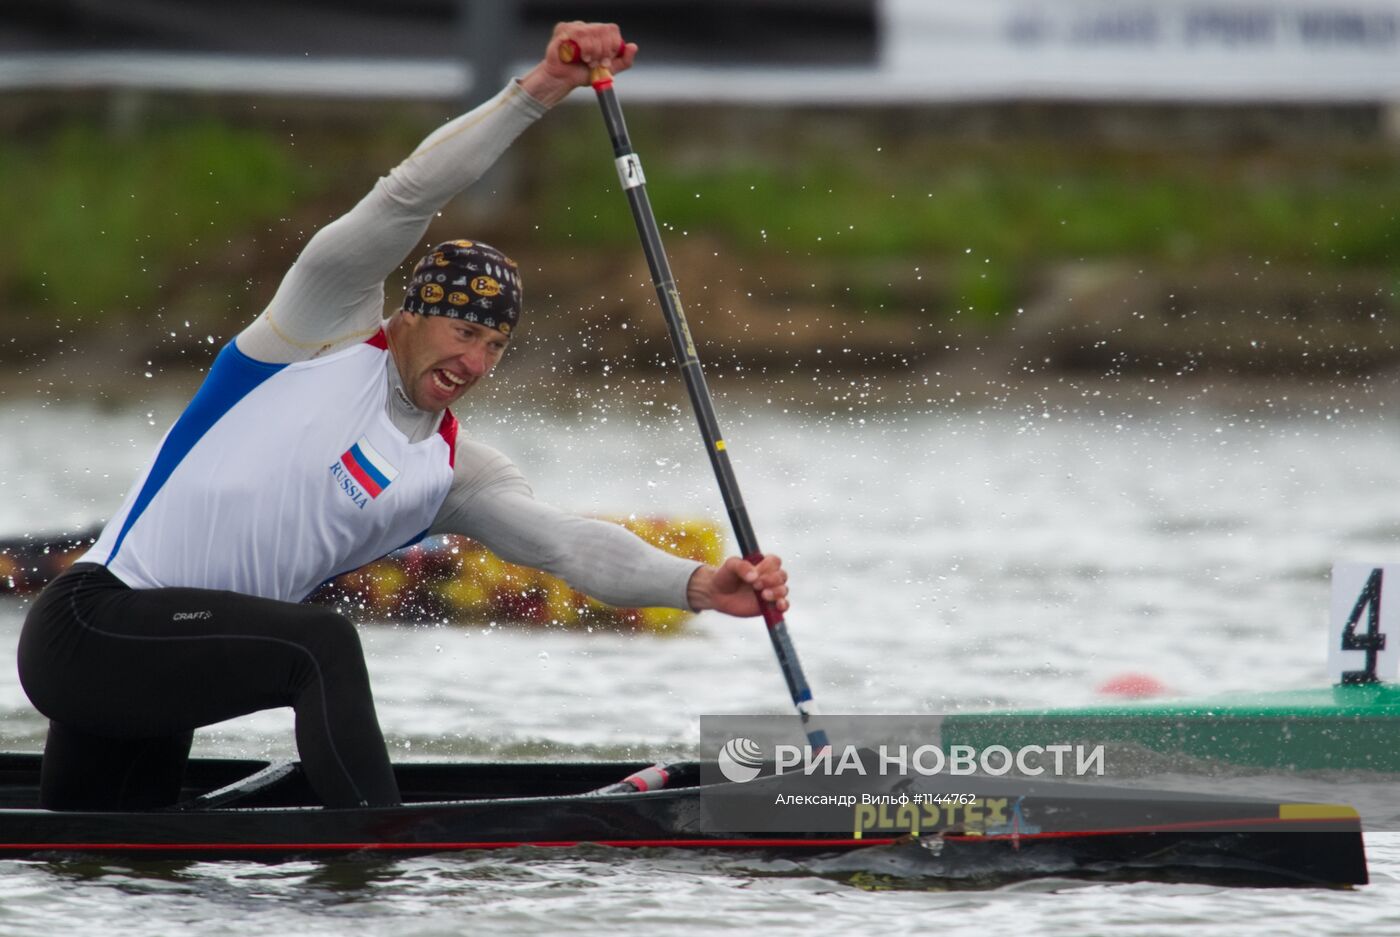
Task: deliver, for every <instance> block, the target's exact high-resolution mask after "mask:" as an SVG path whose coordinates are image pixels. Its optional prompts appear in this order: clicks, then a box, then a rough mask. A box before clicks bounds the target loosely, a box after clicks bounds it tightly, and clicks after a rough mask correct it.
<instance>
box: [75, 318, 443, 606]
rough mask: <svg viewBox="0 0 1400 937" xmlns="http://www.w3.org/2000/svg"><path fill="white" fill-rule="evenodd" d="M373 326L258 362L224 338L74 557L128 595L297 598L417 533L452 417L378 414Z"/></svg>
mask: <svg viewBox="0 0 1400 937" xmlns="http://www.w3.org/2000/svg"><path fill="white" fill-rule="evenodd" d="M388 354H389V353H388V350H387V346H386V345H385V342H384V337H383V333H380V334H379V335H376V336H375V338H373V339H371V340H370V341H369V342H366V343H365V344H363V345H357V346H354V347H352V348H348V349H346V350H344V351H341V352H338V353H336V354H333V355H328V356H327V357H325V358H314V359H312V360H309V361H299V362H295V363H292V364H265V363H263V362H259V361H255V360H254V359H252V358H249V357H248V356H247V355H245V354H243V353H242V352H241V351H239V350H238V348H237V347H236V346H235V344H234V343H233V342H229V343H228V345H226V346H225V347H224V349H223V351H222V352H220V353H219V356H218V358H217V359H216V360H215V361H214V366H213V367H212V368H211V369H210V371H209V376H208V377H207V378H206V379H205V381H204V384H203V385H202V386H201V387H200V389H199V392H198V393H197V394H195V397H194V399H193V400H192V401H190V404H189V406H188V407H186V408H185V412H184V413H183V414H181V415H180V418H179V419H178V420H177V421H176V422H175V425H174V426H173V427H171V429H170V431H169V432H168V433H167V434H166V436H165V439H164V440H162V441H161V444H160V448H159V449H158V450H157V451H156V456H155V459H154V461H153V462H152V463H151V465H150V466H149V467H148V468H147V469H146V471H145V473H144V474H143V475H142V477H141V478H140V479H139V480H138V482H137V484H136V487H135V488H134V489H133V490H132V491H131V492H130V493H129V494H128V495H127V497H126V501H125V503H124V504H123V505H122V508H121V510H120V511H119V512H118V513H117V515H116V516H115V517H113V518H112V519H111V521H109V522H108V524H107V526H106V528H105V529H104V530H103V531H102V536H101V537H99V538H98V540H97V543H95V544H94V545H93V547H92V549H91V550H89V551H88V553H87V554H86V555H85V556H84V557H83V560H84V561H86V562H93V563H101V564H103V565H105V566H107V567H108V568H109V569H110V570H111V571H112V573H113V574H115V575H116V576H117V578H119V579H121V580H122V581H123V582H125V583H126V584H127V585H129V586H131V587H133V588H136V589H152V588H159V587H164V586H191V587H196V588H200V589H227V590H230V591H233V592H240V593H243V594H245V595H258V596H263V597H266V598H273V599H282V600H284V601H293V602H295V601H300V600H302V599H304V598H306V596H307V595H309V594H310V593H311V592H312V591H314V590H315V589H316V587H317V586H319V585H320V584H321V583H323V582H325V581H326V580H327V579H330V578H332V577H334V576H337V575H339V574H340V573H343V572H346V571H348V570H352V569H356V568H358V567H360V566H363V565H364V564H365V563H368V562H370V561H371V560H375V559H378V558H379V557H381V556H383V555H384V554H386V553H389V552H391V551H393V550H396V549H398V548H399V547H402V546H405V545H406V544H409V543H412V542H414V541H416V540H418V539H420V538H421V537H422V536H423V535H424V534H425V533H426V532H427V530H428V527H429V525H430V524H431V523H432V521H433V518H434V517H435V516H436V514H437V512H438V509H439V507H441V505H442V503H443V500H444V499H445V498H446V496H447V491H448V488H449V486H450V485H451V483H452V459H453V454H454V453H453V445H454V444H455V441H456V436H457V424H456V420H454V419H453V417H452V414H451V412H445V413H444V414H443V422H442V425H441V426H440V428H439V432H438V433H437V434H434V435H433V436H430V437H429V438H428V439H425V440H423V441H421V442H416V443H414V442H409V440H408V438H407V437H406V436H404V434H403V433H402V432H400V431H399V429H398V428H397V427H395V426H394V425H393V423H391V422H390V420H389V416H388V414H387V413H386V411H385V402H386V395H387V393H388V382H387V380H386V378H385V373H384V369H385V367H386V366H392V364H391V363H390V362H388V361H387V358H388Z"/></svg>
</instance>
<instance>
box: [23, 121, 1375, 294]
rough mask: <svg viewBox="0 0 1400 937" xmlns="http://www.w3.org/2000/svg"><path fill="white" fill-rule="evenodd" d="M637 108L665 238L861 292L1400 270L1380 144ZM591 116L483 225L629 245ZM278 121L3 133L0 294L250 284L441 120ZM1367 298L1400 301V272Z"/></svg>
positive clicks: (551, 148) (534, 147) (999, 289)
mask: <svg viewBox="0 0 1400 937" xmlns="http://www.w3.org/2000/svg"><path fill="white" fill-rule="evenodd" d="M647 116H648V114H647V112H642V113H641V114H639V115H634V117H633V134H634V138H635V139H636V142H637V144H638V149H639V151H640V152H642V153H643V154H644V156H645V158H646V169H647V173H648V175H649V178H650V182H651V185H650V187H649V188H650V194H651V198H652V200H653V203H654V205H655V207H656V210H657V214H658V217H659V218H660V219H661V220H662V222H663V224H664V225H665V226H666V228H667V229H668V231H669V232H670V235H669V236H670V237H672V238H679V237H689V236H699V235H703V236H706V237H708V238H711V239H714V240H715V241H717V242H719V243H722V244H724V245H725V248H726V251H727V252H728V253H729V254H730V255H731V256H733V257H735V258H741V259H742V260H743V262H745V263H748V264H752V265H755V266H761V265H763V264H764V263H765V262H766V261H768V260H770V259H771V260H778V259H781V260H782V261H783V262H784V263H787V264H789V265H795V266H796V267H797V268H798V269H799V270H800V269H801V268H802V267H803V266H809V267H811V268H813V269H820V270H822V271H825V272H826V273H827V274H830V273H832V271H835V273H836V279H837V280H838V281H839V282H841V283H843V284H844V287H843V291H844V294H845V295H846V296H847V297H849V299H850V300H851V301H853V302H854V303H856V304H857V305H858V306H860V308H862V309H863V310H865V311H868V312H871V313H881V312H898V313H900V314H913V315H918V316H922V317H925V318H927V319H931V320H937V319H940V318H943V317H946V316H948V315H950V314H951V313H952V312H953V310H954V309H959V310H962V311H964V312H970V313H971V314H972V315H973V316H974V317H975V318H983V319H991V318H995V317H996V316H998V315H1000V314H1003V313H1006V312H1008V311H1010V310H1013V309H1014V308H1015V307H1016V306H1018V305H1020V304H1022V303H1023V302H1024V301H1025V300H1026V297H1027V295H1028V294H1029V292H1030V291H1031V290H1032V288H1033V286H1032V285H1033V283H1034V281H1035V277H1036V273H1037V271H1038V270H1041V269H1044V268H1045V267H1047V266H1049V265H1054V264H1060V263H1064V262H1066V261H1078V260H1085V259H1092V260H1122V261H1125V262H1128V263H1132V264H1139V265H1142V266H1144V267H1148V268H1152V269H1154V270H1158V271H1161V270H1170V271H1186V272H1189V271H1190V270H1192V269H1193V268H1197V267H1200V266H1204V265H1214V266H1217V267H1219V266H1222V265H1224V266H1229V265H1231V264H1235V265H1239V266H1240V267H1241V268H1249V269H1258V268H1261V267H1270V268H1272V269H1274V270H1280V271H1282V270H1295V271H1300V272H1304V273H1306V274H1314V275H1315V274H1327V273H1329V272H1346V271H1357V270H1367V271H1384V272H1385V273H1386V274H1387V275H1388V276H1391V277H1392V282H1394V278H1393V273H1394V272H1395V271H1396V270H1397V269H1400V268H1397V265H1396V264H1397V257H1400V217H1397V215H1398V214H1400V151H1397V150H1396V148H1394V147H1393V146H1388V145H1386V144H1384V143H1376V144H1364V143H1357V142H1355V141H1351V142H1347V143H1343V144H1339V145H1332V146H1328V145H1324V144H1319V145H1318V146H1315V147H1308V148H1303V147H1298V146H1292V147H1267V146H1258V147H1253V148H1247V147H1234V148H1214V149H1213V148H1208V147H1194V148H1174V147H1171V146H1169V145H1166V144H1162V145H1157V146H1148V145H1143V144H1140V143H1139V144H1137V145H1133V146H1114V145H1110V144H1107V143H1104V142H1085V141H1078V140H1072V139H1061V140H1053V141H1052V140H1045V139H1028V140H1006V139H1003V140H996V141H990V142H976V141H969V140H959V139H956V138H947V137H939V136H938V135H936V134H931V133H921V132H914V131H912V130H911V131H910V132H901V131H900V130H899V129H898V128H891V127H890V125H889V122H884V123H883V124H880V125H872V126H868V127H863V126H861V125H860V124H859V123H856V124H851V123H849V122H848V123H846V124H838V125H823V124H822V122H821V120H820V119H816V118H814V120H813V121H812V122H810V123H809V124H806V125H804V124H803V123H802V121H801V119H800V118H797V117H791V116H789V117H787V118H785V119H784V122H783V123H782V124H781V125H777V124H775V125H774V126H773V127H769V128H767V130H766V132H761V133H755V134H745V133H739V132H734V131H732V130H731V131H729V132H725V133H715V132H712V131H711V129H710V128H707V126H706V124H705V122H704V121H703V120H696V119H691V120H687V119H686V117H685V116H684V115H679V116H678V115H676V114H674V113H665V114H664V115H662V114H660V113H658V115H657V116H658V119H656V120H649V119H644V118H646V117H647ZM596 123H597V120H596V115H594V114H592V113H591V111H590V110H588V109H571V110H568V111H566V112H564V113H563V114H561V115H558V116H557V117H551V124H548V125H545V126H542V127H540V128H536V129H534V130H532V131H531V132H530V134H528V135H527V137H526V138H525V139H524V141H523V142H522V143H521V145H520V147H519V148H518V149H517V150H516V151H514V152H515V153H516V154H517V155H516V157H515V163H514V166H515V173H516V180H515V187H514V188H515V192H514V197H513V198H514V200H513V202H512V203H511V205H510V207H509V210H507V211H505V212H502V213H500V214H499V217H497V218H496V219H495V220H493V221H491V222H490V226H494V227H496V228H500V229H502V230H503V231H505V233H504V234H503V235H502V236H503V237H505V238H507V239H508V240H509V243H511V244H513V245H516V246H515V248H514V250H515V251H516V252H517V253H522V254H523V253H524V252H525V251H527V250H529V249H531V247H536V246H537V247H541V248H558V247H565V246H574V247H578V248H580V249H585V248H586V249H594V248H601V249H608V248H611V247H617V248H623V247H625V248H628V249H631V248H632V247H634V246H635V234H634V232H633V230H632V228H631V220H630V216H629V215H628V213H627V212H626V210H625V206H624V205H623V203H622V200H621V198H620V196H619V194H618V191H617V183H616V178H615V176H614V174H613V170H612V163H611V160H610V158H609V155H610V154H609V152H608V150H607V146H606V143H605V141H603V140H602V138H601V131H600V129H599V128H597V127H596ZM285 124H286V122H285V121H284V122H283V123H282V125H281V126H278V127H276V128H269V127H267V126H252V125H249V124H248V123H247V122H235V121H233V120H229V119H226V118H225V119H218V118H215V117H210V116H205V117H201V118H199V119H195V120H192V121H188V122H183V121H182V122H177V121H169V120H152V121H148V122H147V123H145V124H143V125H140V126H137V127H136V128H135V129H132V130H128V131H127V132H124V133H120V134H114V133H112V132H110V131H109V130H107V129H104V127H103V126H101V125H100V124H98V123H96V122H93V121H91V120H84V119H81V118H78V117H74V118H71V119H61V120H55V121H52V122H50V123H46V124H44V125H42V126H41V127H39V128H35V127H33V126H31V127H29V128H28V129H27V131H26V132H25V133H22V134H9V135H7V136H6V137H5V139H4V140H3V141H0V177H3V178H4V179H5V180H6V183H7V186H6V188H7V190H8V195H7V197H6V198H5V199H0V225H3V230H4V231H5V232H6V242H7V246H8V249H7V250H5V251H3V252H0V304H3V305H2V306H0V308H3V309H4V310H6V313H7V314H9V315H17V314H24V313H26V312H27V311H33V310H35V309H39V308H42V309H43V310H45V311H46V312H47V313H49V314H52V315H54V316H58V317H62V318H67V319H74V318H79V317H81V318H84V319H87V320H91V319H92V318H102V317H119V316H123V315H129V314H132V313H133V312H135V311H137V310H140V309H143V308H149V307H150V305H151V304H153V303H166V302H169V303H173V304H174V305H178V304H179V296H178V293H179V291H180V289H181V288H182V286H181V284H185V283H188V282H189V281H190V280H191V279H197V280H198V281H199V284H200V286H199V288H200V291H201V296H202V297H206V298H207V297H208V296H211V295H212V296H229V297H233V296H235V295H241V293H243V292H246V286H245V285H243V282H242V281H244V280H247V279H248V278H249V266H248V264H241V263H228V262H225V261H223V260H221V258H222V257H223V256H224V254H226V253H227V252H228V251H229V250H230V249H236V247H237V245H239V244H244V245H246V244H248V243H253V242H256V240H257V239H258V238H266V236H267V234H268V232H282V235H280V236H282V237H284V238H295V237H299V236H301V235H303V234H305V233H309V232H310V231H311V230H314V228H315V227H316V226H318V225H319V224H321V223H323V222H324V221H325V220H327V218H328V212H330V211H332V208H333V207H334V206H341V207H344V206H348V205H350V204H352V203H353V202H354V201H355V200H356V199H357V198H358V197H359V195H360V194H362V192H363V191H364V190H365V189H366V188H367V186H368V185H369V184H371V183H372V181H373V179H374V178H375V176H377V175H378V174H379V173H380V172H382V171H383V170H384V169H386V168H387V167H388V165H390V164H391V163H392V161H393V158H394V157H393V156H391V155H390V154H401V153H404V152H406V151H407V148H408V147H410V146H411V144H412V141H413V140H414V139H415V138H416V136H417V135H419V134H421V133H425V132H427V130H429V129H431V127H430V124H428V123H423V124H421V125H411V124H410V125H406V124H405V123H404V122H398V123H396V124H395V125H394V126H392V127H388V128H384V129H379V128H377V127H376V125H375V124H373V123H372V122H365V123H363V124H361V125H357V126H351V125H344V124H342V125H340V126H330V125H326V124H313V125H308V126H306V127H298V128H291V129H289V128H288V127H287V126H286V125H285ZM831 126H834V127H835V128H836V130H834V131H833V132H830V133H826V132H824V131H825V130H827V129H830V127H831ZM853 126H854V127H855V131H854V132H852V130H851V128H852V127H853ZM793 128H796V129H793ZM487 234H488V235H489V234H491V232H490V231H488V232H487ZM231 245H232V247H231ZM284 260H285V256H284V255H282V254H280V253H279V254H278V256H277V257H276V262H277V263H278V264H281V263H283V262H284ZM891 262H897V263H898V264H900V265H901V269H903V268H907V269H908V271H909V272H910V276H911V278H914V279H917V278H920V277H922V276H924V275H927V276H929V277H930V278H934V277H936V278H938V279H939V281H940V288H939V289H938V290H933V291H930V293H929V295H931V296H934V297H935V301H934V302H923V303H917V302H915V303H911V301H909V300H908V298H907V297H906V296H904V295H903V294H901V292H900V290H899V289H896V288H895V287H894V286H893V285H892V284H891V282H890V277H889V276H888V269H889V264H890V263H891ZM253 263H254V265H256V261H254V262H253ZM194 267H198V268H199V270H198V276H197V277H191V276H190V270H191V269H192V268H194ZM277 272H280V271H273V272H272V273H271V274H270V275H271V276H273V277H275V275H276V273H277ZM220 278H227V279H229V280H230V282H229V283H220V282H219V281H220ZM234 281H237V282H234ZM272 282H273V283H275V279H274V280H273V281H272ZM271 285H272V284H265V286H266V287H270V286H271ZM232 302H233V300H230V303H231V304H232ZM1380 302H1381V304H1382V305H1383V306H1384V307H1385V308H1386V309H1390V308H1392V307H1393V304H1394V297H1393V292H1392V295H1390V296H1387V297H1381V298H1380ZM911 306H912V308H911Z"/></svg>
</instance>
